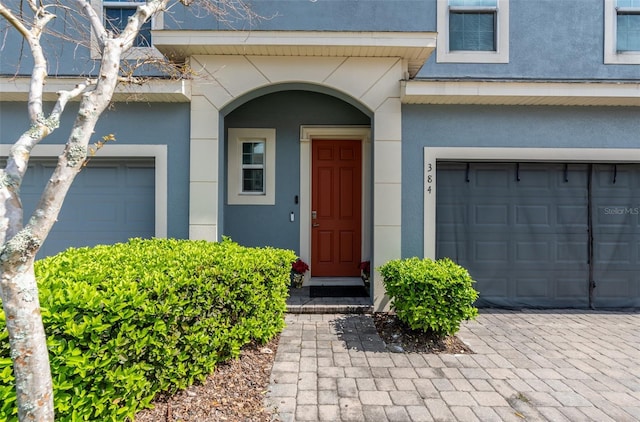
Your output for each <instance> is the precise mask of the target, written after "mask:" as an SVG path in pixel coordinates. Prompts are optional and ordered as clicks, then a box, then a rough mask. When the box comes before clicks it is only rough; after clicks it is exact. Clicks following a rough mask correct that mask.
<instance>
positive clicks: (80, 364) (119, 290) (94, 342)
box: [0, 239, 296, 421]
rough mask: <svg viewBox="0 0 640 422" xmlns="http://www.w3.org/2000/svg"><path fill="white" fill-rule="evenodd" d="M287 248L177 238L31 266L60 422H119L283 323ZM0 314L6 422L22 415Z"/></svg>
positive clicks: (0, 389) (0, 387) (75, 252)
mask: <svg viewBox="0 0 640 422" xmlns="http://www.w3.org/2000/svg"><path fill="white" fill-rule="evenodd" d="M295 258H296V257H295V254H294V253H293V252H292V251H286V250H280V249H273V248H246V247H242V246H240V245H238V244H236V243H234V242H232V241H230V240H228V239H225V240H224V241H222V242H219V243H211V242H205V241H189V240H175V239H152V240H142V239H132V240H130V241H129V242H128V243H122V244H116V245H110V246H96V247H94V248H80V249H69V250H67V251H65V252H62V253H60V254H58V255H56V256H53V257H50V258H46V259H44V260H41V261H37V262H36V266H35V270H36V277H37V279H38V284H39V290H40V302H41V307H42V318H43V322H44V325H45V331H46V333H47V343H48V346H49V357H50V360H51V369H52V375H53V384H54V405H55V411H56V420H60V421H80V420H91V421H98V420H105V421H123V420H127V419H131V418H133V415H135V413H136V412H137V411H139V410H141V409H143V408H145V407H149V405H150V402H151V401H152V399H153V397H154V396H155V394H156V393H158V392H160V391H166V392H174V391H176V390H178V389H183V388H185V387H187V386H188V385H190V384H192V383H194V382H195V381H200V380H203V379H204V378H206V376H207V375H208V374H210V373H211V372H212V371H213V369H214V367H215V365H216V364H217V363H218V362H220V361H223V360H226V359H229V358H234V357H237V356H238V355H239V352H240V348H241V347H242V346H244V345H245V344H247V343H249V342H251V341H257V342H266V341H268V340H270V339H271V338H273V337H274V336H275V335H276V334H278V333H279V332H280V331H281V330H282V328H283V327H284V313H285V311H286V298H287V295H288V284H289V271H290V268H291V263H292V262H293V261H294V260H295ZM16 415H17V409H16V405H15V390H14V385H13V371H12V365H11V359H10V354H9V342H8V334H7V331H6V329H5V323H4V314H3V313H2V312H1V311H0V420H10V421H14V420H17V416H16Z"/></svg>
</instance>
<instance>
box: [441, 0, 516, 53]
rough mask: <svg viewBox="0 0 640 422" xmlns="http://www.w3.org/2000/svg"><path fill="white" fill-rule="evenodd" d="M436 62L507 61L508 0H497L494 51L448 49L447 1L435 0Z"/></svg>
mask: <svg viewBox="0 0 640 422" xmlns="http://www.w3.org/2000/svg"><path fill="white" fill-rule="evenodd" d="M437 1H438V2H437V9H438V10H437V20H438V22H437V24H438V42H437V48H436V61H437V62H438V63H509V0H498V3H497V4H498V7H497V9H498V12H497V13H498V16H497V22H496V51H449V10H450V8H449V1H448V0H437Z"/></svg>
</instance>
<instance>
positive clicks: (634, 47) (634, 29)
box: [617, 13, 640, 51]
mask: <svg viewBox="0 0 640 422" xmlns="http://www.w3.org/2000/svg"><path fill="white" fill-rule="evenodd" d="M617 25H618V26H617V32H618V34H617V37H618V39H617V46H618V51H640V14H632V13H619V14H618V22H617Z"/></svg>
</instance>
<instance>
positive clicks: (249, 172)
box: [242, 169, 264, 192]
mask: <svg viewBox="0 0 640 422" xmlns="http://www.w3.org/2000/svg"><path fill="white" fill-rule="evenodd" d="M242 191H243V192H264V171H263V170H262V169H243V170H242Z"/></svg>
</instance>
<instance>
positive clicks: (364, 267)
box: [359, 261, 371, 275]
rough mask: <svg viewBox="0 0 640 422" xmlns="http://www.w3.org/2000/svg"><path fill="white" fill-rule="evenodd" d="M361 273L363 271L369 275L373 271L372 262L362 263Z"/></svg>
mask: <svg viewBox="0 0 640 422" xmlns="http://www.w3.org/2000/svg"><path fill="white" fill-rule="evenodd" d="M359 268H360V271H362V272H363V273H365V274H367V275H369V272H370V271H371V262H370V261H362V262H361V263H360V266H359Z"/></svg>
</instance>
